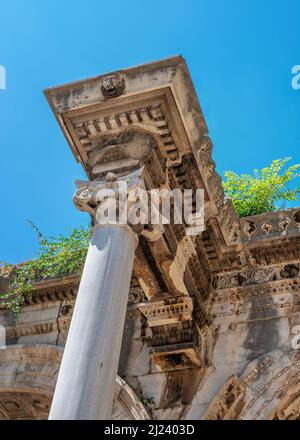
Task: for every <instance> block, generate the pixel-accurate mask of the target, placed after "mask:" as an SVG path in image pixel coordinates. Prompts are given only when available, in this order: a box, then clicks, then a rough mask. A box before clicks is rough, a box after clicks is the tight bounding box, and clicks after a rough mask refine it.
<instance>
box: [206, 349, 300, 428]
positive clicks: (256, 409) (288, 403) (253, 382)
mask: <svg viewBox="0 0 300 440" xmlns="http://www.w3.org/2000/svg"><path fill="white" fill-rule="evenodd" d="M203 419H211V420H212V419H217V420H236V419H238V420H270V419H300V352H292V353H291V352H287V353H286V352H283V351H281V350H279V349H278V350H275V351H272V352H270V353H268V354H266V355H263V356H260V357H259V358H258V359H256V360H254V361H252V362H250V364H249V365H248V366H247V368H246V369H245V370H244V372H243V373H242V375H241V376H239V377H238V376H236V375H233V376H231V377H230V378H229V379H228V380H227V381H226V382H225V384H224V385H223V386H222V388H221V389H220V390H219V392H218V393H217V395H216V396H215V398H214V399H213V401H212V403H211V404H210V405H209V407H208V409H207V411H206V413H205V414H204V417H203Z"/></svg>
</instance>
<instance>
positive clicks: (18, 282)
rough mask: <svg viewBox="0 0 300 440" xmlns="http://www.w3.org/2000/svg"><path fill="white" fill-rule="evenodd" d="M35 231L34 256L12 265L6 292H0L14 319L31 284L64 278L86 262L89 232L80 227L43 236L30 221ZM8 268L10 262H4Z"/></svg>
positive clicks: (27, 297)
mask: <svg viewBox="0 0 300 440" xmlns="http://www.w3.org/2000/svg"><path fill="white" fill-rule="evenodd" d="M29 223H30V224H31V226H32V227H33V228H34V230H35V231H36V233H37V237H38V244H39V249H38V252H37V256H36V258H35V259H33V260H31V261H28V262H26V263H22V264H21V265H19V266H16V267H13V266H11V268H12V280H11V282H10V285H9V288H8V291H7V292H6V293H0V300H1V302H2V303H4V304H5V305H6V307H7V308H8V309H9V310H11V311H12V312H13V314H14V315H15V317H16V318H17V317H18V315H19V312H20V307H21V306H22V304H24V302H26V301H29V300H30V298H31V293H32V289H33V287H34V285H35V284H36V283H37V282H39V281H42V280H44V279H48V278H58V277H64V276H67V275H70V274H76V273H79V272H80V271H81V270H82V268H83V264H84V261H85V257H86V253H87V249H88V244H89V238H90V232H89V230H87V229H85V228H83V227H80V228H77V229H74V230H73V231H72V232H71V233H70V235H69V236H68V237H65V236H63V235H59V236H57V237H48V238H46V237H44V236H43V235H42V233H41V232H40V231H39V229H38V228H37V227H36V226H35V225H34V224H33V223H32V222H29ZM5 266H6V267H4V269H9V267H10V265H5Z"/></svg>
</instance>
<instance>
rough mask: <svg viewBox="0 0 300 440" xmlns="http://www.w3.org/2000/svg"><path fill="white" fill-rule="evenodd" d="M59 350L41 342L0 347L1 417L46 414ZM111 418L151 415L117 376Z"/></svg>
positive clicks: (54, 382)
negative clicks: (0, 348) (38, 343)
mask: <svg viewBox="0 0 300 440" xmlns="http://www.w3.org/2000/svg"><path fill="white" fill-rule="evenodd" d="M62 354H63V347H57V346H53V345H43V344H41V345H12V346H7V347H6V349H2V350H0V420H1V419H2V420H3V419H15V420H20V419H47V418H48V413H49V410H50V406H51V401H52V396H53V393H54V389H55V384H56V379H57V375H58V371H59V367H60V363H61V358H62ZM112 418H113V419H126V420H145V419H149V418H150V417H149V415H148V413H147V411H146V409H145V408H144V406H143V405H142V403H141V402H140V401H139V400H138V398H137V396H136V395H135V393H134V391H133V390H132V389H131V388H130V387H129V385H128V384H126V382H124V380H123V379H121V378H120V377H119V376H118V377H117V380H116V387H115V399H114V407H113V413H112Z"/></svg>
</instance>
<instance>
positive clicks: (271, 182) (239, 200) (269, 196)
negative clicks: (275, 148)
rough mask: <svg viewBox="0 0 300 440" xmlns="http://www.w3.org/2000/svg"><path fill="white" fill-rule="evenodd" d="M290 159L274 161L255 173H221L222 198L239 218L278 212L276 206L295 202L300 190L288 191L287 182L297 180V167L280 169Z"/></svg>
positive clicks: (296, 165)
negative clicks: (230, 202) (229, 203)
mask: <svg viewBox="0 0 300 440" xmlns="http://www.w3.org/2000/svg"><path fill="white" fill-rule="evenodd" d="M290 159H291V158H290V157H287V158H284V159H278V160H273V162H272V163H271V165H270V166H268V167H266V168H262V169H261V170H254V172H253V174H252V175H251V174H237V173H234V172H233V171H226V172H225V173H224V176H225V180H224V182H223V187H224V191H225V195H226V196H227V197H228V198H229V199H231V200H232V202H233V205H234V207H235V209H236V211H237V213H238V215H239V216H240V217H247V216H250V215H258V214H263V213H265V212H272V211H277V210H278V209H279V208H280V207H279V206H278V205H277V202H283V201H297V200H298V195H299V194H300V188H297V187H296V188H294V189H290V188H288V187H287V185H288V184H289V182H291V181H292V180H294V179H296V178H297V177H300V174H299V173H298V172H297V170H298V169H299V167H300V164H295V165H291V166H290V167H289V168H287V169H286V170H285V171H284V170H283V168H284V167H285V165H286V163H287V162H288V161H289V160H290Z"/></svg>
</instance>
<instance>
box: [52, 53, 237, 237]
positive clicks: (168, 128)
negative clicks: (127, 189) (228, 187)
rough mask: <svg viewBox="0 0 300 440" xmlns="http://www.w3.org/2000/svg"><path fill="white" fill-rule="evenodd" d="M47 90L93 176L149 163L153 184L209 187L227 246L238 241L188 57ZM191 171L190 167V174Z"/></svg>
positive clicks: (209, 211)
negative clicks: (225, 200)
mask: <svg viewBox="0 0 300 440" xmlns="http://www.w3.org/2000/svg"><path fill="white" fill-rule="evenodd" d="M45 95H46V97H47V99H48V102H49V104H50V106H51V108H52V110H53V112H54V114H55V117H56V119H57V121H58V123H59V125H60V127H61V129H62V131H63V133H64V135H65V137H66V139H67V141H68V143H69V145H70V147H71V149H72V151H73V154H74V156H75V158H76V160H77V161H79V162H80V163H81V164H82V166H83V168H84V170H85V172H86V173H87V175H88V176H89V178H90V179H91V180H95V179H99V178H103V177H104V176H105V175H106V173H108V172H116V173H118V174H122V175H124V174H125V173H128V172H131V171H133V170H135V169H137V168H138V167H140V166H142V165H145V169H146V174H147V175H148V179H147V178H146V184H147V185H148V186H149V187H155V188H160V187H162V186H163V185H169V186H170V187H171V188H172V187H182V188H193V187H197V188H203V189H204V190H205V201H206V210H205V211H206V216H207V218H209V217H211V216H215V217H216V218H217V223H218V225H219V228H220V230H221V235H222V236H223V240H224V244H225V245H227V246H228V245H229V246H231V245H234V244H236V243H237V242H238V241H239V226H238V220H237V217H236V215H235V213H234V210H232V209H230V206H229V204H228V203H224V192H223V188H222V184H221V179H220V177H219V175H218V174H217V172H216V170H215V163H214V161H213V160H212V144H211V141H210V139H209V136H208V129H207V126H206V123H205V120H204V117H203V114H202V110H201V107H200V104H199V101H198V98H197V95H196V92H195V89H194V86H193V83H192V80H191V78H190V74H189V71H188V68H187V65H186V63H185V61H184V60H183V58H182V57H181V56H177V57H173V58H168V59H166V60H162V61H158V62H154V63H150V64H144V65H141V66H137V67H133V68H129V69H123V70H119V71H115V72H112V73H108V74H104V75H99V76H96V77H94V78H90V79H86V80H83V81H78V82H74V83H71V84H66V85H63V86H58V87H54V88H50V89H47V90H46V91H45ZM187 168H188V171H187Z"/></svg>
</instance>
